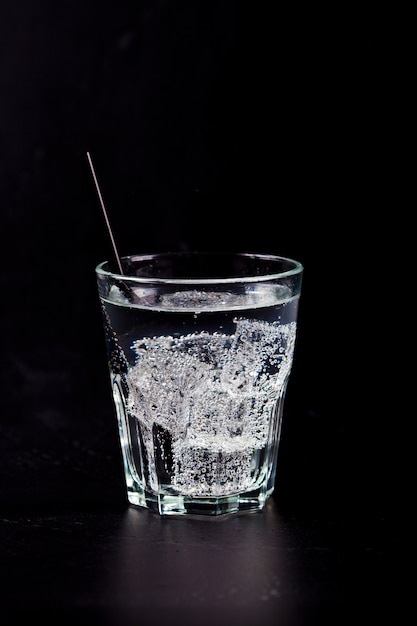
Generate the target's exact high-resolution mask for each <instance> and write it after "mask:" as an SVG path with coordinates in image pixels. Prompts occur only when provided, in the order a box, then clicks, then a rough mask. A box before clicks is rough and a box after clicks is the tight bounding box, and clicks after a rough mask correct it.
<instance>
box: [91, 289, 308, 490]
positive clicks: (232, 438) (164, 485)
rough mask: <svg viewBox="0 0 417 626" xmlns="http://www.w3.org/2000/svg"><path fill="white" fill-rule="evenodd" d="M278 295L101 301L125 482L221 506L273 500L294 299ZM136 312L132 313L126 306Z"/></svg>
mask: <svg viewBox="0 0 417 626" xmlns="http://www.w3.org/2000/svg"><path fill="white" fill-rule="evenodd" d="M290 296H291V294H289V293H288V292H286V291H285V288H284V290H283V288H282V287H274V286H270V285H268V287H267V289H262V291H260V290H259V286H258V287H257V288H256V289H255V288H253V289H251V290H250V291H247V292H245V293H242V294H238V295H236V294H232V293H226V294H225V293H217V292H211V293H206V292H203V291H196V290H194V291H192V292H187V291H181V292H176V293H166V294H163V295H158V296H154V295H152V294H151V296H150V295H149V293H146V294H145V293H141V292H140V290H138V291H137V292H136V293H134V294H133V295H132V294H131V297H130V302H129V301H127V300H126V298H125V297H124V296H123V294H121V293H120V292H119V291H118V290H117V288H112V290H111V292H110V294H109V297H108V298H107V299H102V309H103V316H104V322H105V330H106V341H107V350H108V356H109V365H110V373H111V379H112V381H113V383H114V384H117V386H118V388H117V398H115V399H116V405H117V404H118V403H119V404H120V402H122V403H123V415H124V416H125V418H124V421H125V423H124V424H122V425H121V434H122V441H125V446H126V450H125V465H126V472H127V479H128V484H129V481H130V482H131V483H132V484H133V483H137V484H139V485H141V486H142V487H143V489H145V490H146V491H148V492H153V493H155V494H161V493H163V494H171V495H180V496H184V497H186V498H218V497H225V496H229V495H232V494H237V493H241V492H244V491H250V490H254V489H256V488H260V487H261V486H262V485H264V486H265V485H267V487H265V489H266V490H267V491H268V490H271V489H272V487H271V480H272V478H273V473H274V463H275V457H276V451H277V445H278V438H279V422H280V412H281V406H280V405H281V403H282V401H283V397H284V394H285V387H286V383H287V379H288V375H289V372H290V368H291V364H292V358H293V351H294V342H295V336H296V318H297V306H298V298H292V297H290ZM132 301H133V302H132Z"/></svg>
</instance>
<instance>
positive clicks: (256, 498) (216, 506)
mask: <svg viewBox="0 0 417 626" xmlns="http://www.w3.org/2000/svg"><path fill="white" fill-rule="evenodd" d="M271 493H272V490H271V491H270V492H266V491H265V489H262V488H258V489H255V490H253V491H247V492H245V493H239V494H233V495H229V496H223V497H218V498H210V497H202V498H190V497H187V496H181V495H172V494H155V493H153V492H150V491H147V490H145V489H142V488H138V489H135V490H132V489H128V492H127V497H128V500H129V502H130V504H133V505H135V506H140V507H145V508H147V509H149V510H150V511H152V512H154V513H158V514H159V515H209V516H219V515H229V514H231V513H238V512H248V511H261V510H262V509H263V508H264V506H265V502H266V500H267V499H268V497H269V496H270V495H271Z"/></svg>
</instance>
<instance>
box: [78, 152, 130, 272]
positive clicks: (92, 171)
mask: <svg viewBox="0 0 417 626" xmlns="http://www.w3.org/2000/svg"><path fill="white" fill-rule="evenodd" d="M87 159H88V164H89V166H90V169H91V173H92V175H93V180H94V184H95V186H96V191H97V195H98V199H99V200H100V205H101V208H102V211H103V215H104V219H105V220H106V226H107V230H108V233H109V236H110V240H111V243H112V246H113V252H114V256H115V257H116V261H117V265H118V268H119V272H120V274H121V275H122V276H123V275H124V272H123V268H122V264H121V262H120V257H119V253H118V252H117V248H116V242H115V240H114V237H113V232H112V229H111V226H110V222H109V218H108V215H107V211H106V207H105V206H104V202H103V196H102V195H101V191H100V186H99V184H98V180H97V176H96V173H95V170H94V165H93V161H92V160H91V156H90V153H89V152H87Z"/></svg>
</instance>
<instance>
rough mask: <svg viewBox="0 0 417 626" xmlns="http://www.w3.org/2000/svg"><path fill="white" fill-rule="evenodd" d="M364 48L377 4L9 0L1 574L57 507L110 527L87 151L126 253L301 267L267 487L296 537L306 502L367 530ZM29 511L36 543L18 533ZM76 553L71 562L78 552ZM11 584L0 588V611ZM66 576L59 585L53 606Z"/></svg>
mask: <svg viewBox="0 0 417 626" xmlns="http://www.w3.org/2000/svg"><path fill="white" fill-rule="evenodd" d="M362 17H363V16H362ZM379 63H380V58H379V56H378V49H377V48H376V47H375V45H374V42H373V39H372V25H371V23H369V22H367V21H364V20H363V19H359V16H355V15H352V14H349V13H347V12H346V13H345V12H344V11H343V10H342V9H339V10H338V12H335V11H333V10H330V12H329V10H326V11H322V12H320V9H317V7H314V9H313V8H311V9H308V8H306V7H303V9H301V8H297V7H295V8H293V9H292V10H289V9H288V8H276V7H275V8H274V11H272V5H270V4H268V5H267V4H261V5H259V4H257V5H255V4H254V3H238V2H229V1H223V2H173V1H170V0H158V1H154V2H150V1H147V2H145V1H135V2H132V1H131V0H129V1H125V0H118V1H117V2H116V1H105V0H103V1H102V2H100V3H98V2H96V1H94V0H83V1H82V2H81V1H78V0H75V1H74V2H59V3H57V2H52V1H50V0H39V1H37V2H30V1H29V0H26V1H24V0H21V1H19V0H17V1H16V2H13V3H3V4H2V6H1V9H0V185H1V186H0V194H1V195H0V249H1V258H0V262H1V263H0V280H1V294H2V297H1V325H0V332H1V351H2V368H1V373H0V383H1V395H0V403H1V404H0V405H1V421H0V434H1V440H0V452H1V457H0V469H1V474H0V481H1V482H0V510H1V513H2V516H3V517H4V520H6V521H7V520H9V522H10V520H12V521H14V522H15V524H16V525H15V526H14V528H15V534H13V533H12V535H10V534H8V531H7V528H8V527H7V524H6V534H5V537H6V540H5V542H6V543H5V546H6V549H5V550H4V553H5V558H6V564H7V567H8V568H9V570H7V568H6V570H7V571H9V572H10V571H13V572H17V571H21V570H22V567H23V566H22V563H25V564H26V569H25V568H24V567H23V577H25V576H27V577H28V578H32V574H31V573H32V569H31V568H33V573H35V572H36V563H38V564H39V560H42V558H43V555H44V553H45V546H46V545H47V544H48V542H49V540H50V536H52V535H53V533H52V531H51V529H50V526H51V525H53V524H55V526H56V525H57V524H58V525H59V524H61V526H60V528H61V529H63V528H64V527H67V526H68V527H74V524H76V523H80V521H79V519H78V518H76V516H77V515H80V514H83V515H84V516H88V515H90V516H91V515H93V516H94V524H96V526H97V528H96V531H97V533H98V534H99V535H100V532H101V533H102V535H101V536H102V537H104V535H105V531H104V530H103V529H104V528H105V524H106V520H107V523H108V515H109V511H110V512H111V511H118V512H124V514H127V513H126V503H125V496H124V488H123V477H122V469H121V461H120V454H119V448H118V440H117V431H116V424H115V418H114V415H113V409H112V406H111V404H110V390H109V385H108V380H107V376H108V375H107V365H106V357H105V351H104V340H103V336H102V329H101V319H100V311H99V307H98V299H97V294H96V285H95V276H94V268H95V266H96V265H97V264H98V263H99V262H100V261H102V260H104V259H106V258H109V257H110V256H111V253H112V252H111V247H110V245H109V239H108V237H107V233H106V230H105V225H104V221H103V218H102V215H101V212H100V208H99V204H98V201H97V197H96V194H95V191H94V187H93V184H92V180H91V175H90V173H89V171H88V166H87V161H86V157H85V154H86V151H90V152H91V155H92V158H93V161H94V164H95V167H96V171H97V175H98V179H99V181H100V184H101V188H102V192H103V196H104V199H105V201H106V205H107V208H108V212H109V215H110V220H111V223H112V226H113V230H114V234H115V238H116V241H117V244H118V248H119V252H120V253H121V254H129V253H137V252H151V251H163V250H237V251H249V252H266V253H276V254H281V255H284V256H289V257H293V258H296V259H298V260H299V261H301V262H302V263H303V265H304V268H305V274H304V282H303V292H302V299H301V305H300V314H299V331H298V340H297V348H296V354H295V362H294V369H293V373H292V376H291V379H290V384H289V388H288V392H287V400H286V407H285V417H284V426H283V432H282V444H281V450H280V457H279V465H278V475H277V485H276V491H275V494H274V496H273V506H274V507H277V510H278V511H279V515H281V516H283V517H282V518H281V519H284V525H285V523H288V520H289V519H291V520H293V521H294V520H295V521H294V523H299V524H301V526H300V528H301V529H304V530H300V536H306V534H305V533H307V535H308V532H310V531H311V528H312V526H311V524H313V526H314V523H316V524H317V519H320V520H326V523H328V524H330V526H331V527H332V528H333V531H332V532H333V533H334V532H335V530H334V528H335V524H336V527H337V524H338V523H339V521H340V520H341V519H343V520H345V522H344V523H346V524H347V525H348V526H347V528H346V529H345V530H346V535H347V538H346V541H349V539H348V536H349V535H350V537H352V536H354V537H357V538H358V537H361V539H362V534H361V532H362V531H361V530H360V528H361V526H360V523H361V522H363V523H365V521H364V520H366V524H370V522H369V520H370V519H371V520H374V522H373V523H375V524H376V525H379V524H380V523H381V520H382V519H383V517H384V506H383V499H382V497H381V494H382V491H383V479H382V476H383V473H384V472H383V466H384V464H383V451H382V448H381V446H382V444H381V430H382V426H381V424H382V423H383V422H382V421H381V414H380V413H379V411H378V409H377V402H376V399H375V398H376V396H377V394H376V392H375V391H374V389H373V385H374V381H373V379H372V376H371V371H372V364H373V358H374V355H373V346H372V340H371V334H372V333H371V330H370V329H371V327H372V313H371V303H372V288H371V287H370V285H371V281H372V278H373V270H372V257H373V249H372V241H373V238H372V236H371V235H372V232H373V227H374V218H373V215H374V210H375V203H376V195H377V194H379V195H383V194H384V187H385V186H386V185H387V181H386V180H385V179H384V178H383V176H382V175H380V173H379V171H380V170H379V167H378V165H379V160H380V149H381V144H382V143H383V137H381V135H380V134H379V133H378V132H377V131H378V129H379V128H380V122H381V112H380V106H379V102H378V97H377V93H376V79H375V77H376V76H377V75H378V72H379V71H380V67H379ZM364 268H365V269H364ZM274 510H275V509H274ZM129 515H131V513H129ZM299 516H301V517H299ZM85 519H86V518H83V520H84V522H83V523H85V524H86V525H87V522H86V521H85ZM141 519H144V518H143V517H142V518H141ZM300 519H302V520H305V524H306V526H303V525H302V523H301V522H299V520H300ZM25 520H26V521H25ZM34 520H35V521H36V520H37V522H36V523H37V524H38V526H39V525H40V526H42V536H41V538H39V537H37V538H35V544H33V543H31V542H30V541H29V539H25V538H27V537H30V536H31V533H33V532H34V531H33V524H35V521H34ZM45 520H49V522H48V521H45ZM51 520H52V521H51ZM76 520H78V521H76ZM100 520H102V522H101V521H100ZM312 520H313V521H312ZM314 520H316V522H314ZM346 520H350V522H346ZM352 520H354V522H352ZM90 523H92V521H91V519H90ZM303 523H304V522H303ZM323 523H324V522H323ZM352 523H353V526H354V528H355V529H356V530H355V531H353V530H352ZM100 524H101V525H100ZM349 524H351V525H350V526H349ZM35 526H36V524H35ZM369 527H370V528H372V524H370V526H369ZM16 528H18V529H19V531H16ZM106 528H107V527H106ZM223 528H224V526H223ZM306 529H308V530H306ZM49 531H50V533H52V535H51V534H48V532H49ZM90 532H91V533H92V532H93V531H90ZM106 532H107V531H106ZM148 532H149V529H148ZM311 532H313V531H311ZM103 533H104V534H103ZM303 533H304V535H303ZM320 533H321V542H322V543H321V545H322V549H326V550H327V551H328V552H327V554H332V550H331V547H329V546H330V544H331V543H332V541H331V540H330V541H329V540H328V537H329V535H326V532H325V530H323V527H320ZM355 533H356V534H355ZM342 534H343V533H342ZM366 536H367V539H366V540H365V539H363V545H362V544H360V545H362V547H363V550H364V551H365V552H366V551H368V553H371V554H374V555H375V554H378V557H375V558H378V559H379V558H380V554H381V548H380V544H379V543H378V542H379V539H377V537H379V535H378V532H377V530H375V534H374V535H373V534H372V532H369V533H368V534H367V535H366ZM7 537H9V539H7ZM10 537H11V538H10ZM110 537H111V532H110V531H109V534H108V535H106V538H105V539H103V541H104V543H105V545H109V542H111V539H110ZM162 540H164V539H162ZM165 540H166V538H165ZM26 541H27V544H26V543H25V542H26ZM83 541H84V542H85V543H87V542H88V538H85V537H84V539H83V540H81V539H80V537H78V543H77V538H76V540H75V544H74V545H75V546H78V550H79V552H80V553H81V552H82V548H81V547H80V546H82V545H85V544H84V543H83ZM184 541H185V540H184ZM367 541H368V543H366V542H367ZM106 542H107V543H106ZM185 543H186V542H185ZM313 543H314V542H313ZM359 543H360V541H359ZM375 543H377V544H378V549H376V547H375ZM32 545H35V546H36V548H28V547H27V546H32ZM296 545H299V544H297V542H296ZM323 545H324V546H325V548H323ZM340 545H342V546H343V540H341V544H340ZM358 545H359V544H358ZM19 546H20V547H19ZM22 546H23V547H22ZM61 549H62V545H61ZM66 549H67V548H66ZM71 549H72V548H71ZM68 550H69V548H68ZM98 550H99V548H97V551H96V552H94V551H93V556H92V557H91V558H92V560H93V561H94V559H96V558H97V554H98ZM46 552H47V553H48V551H46ZM342 552H343V550H342ZM348 552H349V549H348V548H347V549H346V552H343V554H345V555H346V554H347V553H348ZM48 554H49V553H48ZM303 554H304V556H303V557H300V558H306V556H305V551H304V552H303ZM361 555H362V553H361V551H360V550H359V552H358V564H357V566H358V568H359V569H361V565H360V558H361ZM61 556H62V555H61ZM89 556H91V555H89ZM58 557H59V550H58V554H57V558H58ZM48 558H49V559H50V560H49V565H48V567H49V569H48V571H49V570H51V569H52V570H53V566H52V564H53V560H52V556H51V555H50V554H49V557H48ZM62 558H63V562H64V563H67V561H66V560H65V559H67V560H68V554H67V552H65V550H64V556H63V557H62ZM330 558H332V557H330ZM346 558H347V557H346ZM325 562H326V561H325ZM376 562H378V563H379V561H375V563H376ZM16 563H17V566H16V567H15V565H16ZM28 563H29V566H27V564H28ZM306 563H307V567H308V563H310V562H309V561H308V560H307V561H306ZM326 563H327V565H326V566H323V568H324V569H323V572H324V571H325V573H322V574H321V575H322V578H321V579H320V580H322V585H321V587H320V588H319V589H318V590H316V592H312V591H311V592H309V593H310V596H308V594H307V597H310V604H309V606H313V607H316V604H317V605H318V604H319V605H320V606H322V605H324V606H325V605H326V599H328V603H329V606H336V607H337V606H338V601H339V600H340V605H341V606H342V605H343V602H344V601H345V600H346V598H345V596H344V595H343V592H342V591H341V589H342V588H343V587H344V585H345V581H344V579H343V578H342V577H341V578H340V588H335V586H334V584H333V585H330V584H329V586H328V587H329V588H327V587H326V581H330V580H331V579H332V575H333V570H332V568H331V566H329V561H327V562H326ZM13 564H15V565H13ZM345 565H346V563H345ZM78 566H79V569H80V571H79V572H78V573H79V575H80V576H81V579H82V580H86V579H87V578H88V575H89V574H88V566H87V565H86V563H85V562H84V561H83V560H82V557H80V561H79V563H78V565H77V567H78ZM14 567H15V569H13V568H14ZM27 567H29V569H28V568H27ZM62 567H64V566H62ZM349 567H350V568H351V569H354V568H353V566H352V563H351V562H350V563H349ZM349 567H348V570H349ZM373 567H375V571H376V570H377V565H376V564H375V565H373ZM10 568H11V569H10ZM6 570H5V571H6ZM45 571H46V570H45ZM318 571H321V570H320V566H319V570H318ZM349 571H350V570H349ZM372 571H373V570H372ZM80 572H81V573H80ZM34 575H35V574H34ZM16 576H17V574H16ZM311 576H312V578H314V576H319V577H320V573H318V572H317V571H316V573H315V574H314V576H313V574H312V575H311ZM35 578H36V575H35ZM44 578H45V579H46V574H45V572H44ZM370 578H371V576H370ZM6 579H7V580H8V575H7V574H5V580H6ZM12 580H14V578H13V576H12ZM16 580H18V578H16ZM303 581H304V579H303ZM26 582H27V581H26ZM43 583H45V585H48V584H49V582H45V580H43ZM43 583H42V584H43ZM39 584H40V583H39ZM56 585H57V588H58V583H56ZM62 585H64V583H62ZM300 585H301V591H300V594H301V595H300V598H301V600H300V602H301V603H302V597H304V596H303V592H304V587H303V585H304V582H302V583H300ZM307 586H308V585H307ZM18 588H19V584H18V582H16V585H14V583H9V586H7V585H6V593H5V596H4V597H5V599H4V607H5V608H6V609H9V610H12V607H13V606H14V605H15V603H16V602H17V596H18V591H17V590H18ZM59 588H60V589H61V587H59ZM309 589H310V587H309ZM55 591H56V589H55ZM170 593H171V594H172V597H173V595H174V592H173V591H172V592H170ZM314 593H316V596H315V595H314ZM311 594H312V596H311ZM168 595H169V594H168ZM41 596H42V594H41ZM81 596H82V594H81V595H80V591H79V589H78V588H75V589H73V588H72V587H71V585H69V588H68V589H67V592H66V594H63V595H62V597H61V596H60V595H59V594H58V595H57V598H58V600H57V599H55V601H53V600H51V606H52V607H55V608H57V607H58V609H59V608H60V606H61V605H62V606H66V607H67V608H68V607H77V606H78V605H79V604H80V603H81V604H82V602H83V600H80V597H81ZM169 597H171V596H169ZM207 597H208V598H210V589H209V590H208V591H207ZM59 598H61V600H59ZM32 600H33V599H32ZM95 602H96V603H97V601H95V600H94V599H93V600H91V602H90V605H92V606H93V607H94V606H95ZM114 602H115V604H116V605H117V602H116V600H114ZM306 602H307V604H308V601H307V600H306ZM60 603H61V604H60ZM35 605H36V602H35ZM36 606H37V609H38V610H40V608H43V609H45V610H46V609H47V608H50V606H49V604H48V603H47V602H46V601H45V602H44V603H43V604H42V602H41V601H39V606H38V605H36ZM24 607H26V605H25V604H24ZM35 608H36V607H35ZM90 608H91V606H90ZM51 610H52V609H51Z"/></svg>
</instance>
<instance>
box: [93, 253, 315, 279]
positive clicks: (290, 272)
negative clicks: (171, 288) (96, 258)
mask: <svg viewBox="0 0 417 626" xmlns="http://www.w3.org/2000/svg"><path fill="white" fill-rule="evenodd" d="M187 256H188V257H190V258H192V257H197V256H207V257H209V256H213V257H214V256H217V257H221V256H228V257H248V258H252V259H260V260H263V261H285V262H287V263H290V264H292V265H293V267H291V268H290V269H287V270H285V271H282V272H271V273H267V274H256V275H255V274H248V275H243V276H224V277H216V278H201V277H200V278H198V277H194V278H191V277H187V278H184V277H181V278H175V277H167V278H161V277H151V276H132V275H130V274H120V273H119V272H112V271H110V270H107V269H104V266H105V265H108V263H109V261H102V262H101V263H99V264H98V265H97V266H96V268H95V271H96V273H97V274H99V275H103V276H107V277H111V278H114V279H117V280H121V281H129V282H133V283H137V284H141V285H144V284H150V283H153V284H159V285H161V284H162V285H164V284H166V285H222V284H236V283H259V282H267V281H272V280H277V279H280V278H286V277H290V276H296V275H297V274H301V273H302V271H303V269H304V268H303V265H302V264H301V263H300V262H299V261H296V260H295V259H292V258H289V257H285V256H279V255H275V254H263V253H257V252H255V253H251V252H155V253H144V254H128V255H125V256H122V257H121V261H123V260H124V259H130V260H133V261H134V260H135V259H141V260H144V261H146V260H152V259H155V257H168V258H169V257H187Z"/></svg>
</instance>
